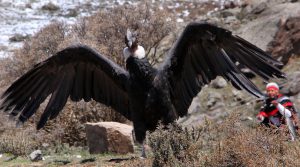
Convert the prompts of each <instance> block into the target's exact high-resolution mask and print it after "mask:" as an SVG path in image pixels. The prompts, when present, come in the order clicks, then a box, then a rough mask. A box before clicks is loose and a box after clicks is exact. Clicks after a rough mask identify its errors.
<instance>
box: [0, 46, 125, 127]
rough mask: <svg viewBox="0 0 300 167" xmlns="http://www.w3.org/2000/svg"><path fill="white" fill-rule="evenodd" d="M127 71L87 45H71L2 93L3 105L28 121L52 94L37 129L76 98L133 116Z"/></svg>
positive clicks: (13, 113)
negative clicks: (68, 100)
mask: <svg viewBox="0 0 300 167" xmlns="http://www.w3.org/2000/svg"><path fill="white" fill-rule="evenodd" d="M128 79H129V74H128V72H127V71H126V70H124V69H123V68H121V67H120V66H118V65H117V64H115V63H113V62H112V61H110V60H109V59H107V58H106V57H104V56H102V55H100V54H98V53H97V52H96V51H94V50H93V49H91V48H89V47H87V46H81V45H78V46H72V47H68V48H66V49H64V50H62V51H60V52H58V53H56V54H55V55H54V56H52V57H50V58H48V59H47V60H45V61H43V62H41V63H39V64H37V65H35V66H34V67H33V68H32V69H31V70H30V71H28V72H27V73H25V74H24V75H23V76H21V77H20V78H19V79H18V80H16V81H15V82H14V83H13V84H12V85H11V86H10V87H9V88H8V89H7V90H6V91H5V92H4V93H3V95H2V96H1V100H2V103H1V105H0V108H1V109H2V110H4V111H5V112H10V114H11V115H13V116H18V119H19V121H21V122H25V121H26V120H27V119H28V118H29V117H31V116H32V115H33V114H34V113H35V112H36V111H37V109H38V108H39V106H40V104H41V103H42V102H43V101H44V100H45V99H46V98H47V97H48V96H49V95H51V98H50V100H49V102H48V104H47V107H46V109H45V111H44V112H43V114H42V116H41V118H40V121H39V123H38V125H37V128H38V129H39V128H42V127H43V126H44V125H45V123H46V121H47V120H48V119H49V118H50V119H53V118H55V117H56V116H57V115H58V114H59V112H60V111H61V110H62V109H63V107H64V106H65V104H66V102H67V99H68V97H70V98H71V100H72V101H79V100H81V99H84V101H90V100H91V99H94V100H95V101H98V102H101V103H103V104H105V105H107V106H110V107H112V108H114V109H115V110H116V111H117V112H119V113H121V114H122V115H124V116H125V117H126V118H128V119H130V113H129V109H128V108H129V106H128V100H129V98H128V94H127V91H126V84H127V81H128Z"/></svg>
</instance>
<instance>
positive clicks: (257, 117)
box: [256, 114, 265, 122]
mask: <svg viewBox="0 0 300 167" xmlns="http://www.w3.org/2000/svg"><path fill="white" fill-rule="evenodd" d="M256 119H257V120H258V121H259V122H262V121H264V119H265V117H264V116H262V115H260V114H258V115H257V116H256Z"/></svg>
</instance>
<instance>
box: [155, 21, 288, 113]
mask: <svg viewBox="0 0 300 167" xmlns="http://www.w3.org/2000/svg"><path fill="white" fill-rule="evenodd" d="M236 63H240V64H242V65H245V66H246V67H248V68H249V69H251V70H252V71H253V72H255V73H256V74H258V75H259V76H261V77H262V78H264V79H266V80H268V79H269V78H271V77H274V76H276V77H284V74H283V73H282V72H281V71H280V70H279V69H278V68H276V67H275V66H277V65H280V64H281V63H280V62H278V61H276V60H274V59H273V58H272V57H270V56H269V55H268V54H266V53H265V52H264V51H262V50H261V49H259V48H258V47H256V46H254V45H252V44H250V43H249V42H247V41H245V40H244V39H242V38H240V37H238V36H234V35H232V34H231V32H230V31H228V30H226V29H223V28H219V27H216V26H214V25H211V24H208V23H190V24H189V25H188V26H187V27H186V28H185V30H184V32H183V33H182V34H181V36H180V38H179V39H178V40H177V41H176V43H175V45H174V46H173V48H172V49H171V51H170V52H169V55H168V57H167V59H166V61H165V62H164V63H163V64H162V66H161V68H160V69H159V70H160V71H161V72H163V73H167V77H168V80H169V83H170V92H171V98H172V102H173V105H174V106H175V108H176V110H177V112H178V114H179V116H183V115H185V114H186V113H187V110H188V107H189V106H190V104H191V102H192V99H193V98H194V97H195V96H196V95H197V93H199V91H200V90H201V87H202V86H203V85H205V84H208V83H209V82H210V81H211V80H213V79H215V78H216V76H218V75H219V76H222V77H224V78H225V79H227V80H229V81H230V82H231V83H232V85H234V86H235V87H236V88H238V89H245V90H246V91H248V92H249V93H251V94H253V95H255V96H257V97H261V96H263V94H262V93H261V92H260V91H259V89H258V88H257V87H256V86H255V85H254V84H253V83H252V82H251V81H250V80H249V79H248V78H247V77H245V76H244V75H243V74H242V73H241V71H240V70H239V69H238V68H237V67H236Z"/></svg>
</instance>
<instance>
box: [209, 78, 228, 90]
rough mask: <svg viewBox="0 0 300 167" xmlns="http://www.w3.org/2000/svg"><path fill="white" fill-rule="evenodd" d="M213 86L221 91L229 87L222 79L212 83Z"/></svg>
mask: <svg viewBox="0 0 300 167" xmlns="http://www.w3.org/2000/svg"><path fill="white" fill-rule="evenodd" d="M211 85H212V87H213V88H216V89H220V88H224V87H226V86H227V81H226V80H225V79H224V78H222V77H217V78H216V79H215V80H213V81H212V83H211Z"/></svg>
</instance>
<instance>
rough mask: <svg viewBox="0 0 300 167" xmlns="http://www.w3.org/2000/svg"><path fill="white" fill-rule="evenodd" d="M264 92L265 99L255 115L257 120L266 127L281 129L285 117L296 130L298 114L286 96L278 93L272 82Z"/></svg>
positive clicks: (277, 88) (284, 122)
mask: <svg viewBox="0 0 300 167" xmlns="http://www.w3.org/2000/svg"><path fill="white" fill-rule="evenodd" d="M266 91H267V98H266V99H265V101H264V105H263V106H262V107H261V110H260V112H259V114H258V115H257V119H258V120H259V121H260V122H261V123H262V124H263V125H266V126H268V127H270V126H275V127H281V126H282V125H285V124H286V120H287V119H286V117H287V118H290V120H291V122H292V123H293V125H294V127H295V128H296V129H298V128H297V127H298V114H297V112H296V110H295V107H294V105H293V103H292V101H291V100H290V99H289V98H288V97H287V96H284V95H282V94H280V93H279V87H278V85H277V84H276V83H274V82H271V83H268V84H267V86H266Z"/></svg>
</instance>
